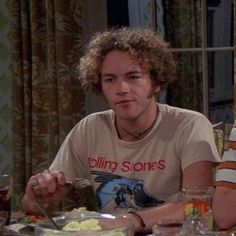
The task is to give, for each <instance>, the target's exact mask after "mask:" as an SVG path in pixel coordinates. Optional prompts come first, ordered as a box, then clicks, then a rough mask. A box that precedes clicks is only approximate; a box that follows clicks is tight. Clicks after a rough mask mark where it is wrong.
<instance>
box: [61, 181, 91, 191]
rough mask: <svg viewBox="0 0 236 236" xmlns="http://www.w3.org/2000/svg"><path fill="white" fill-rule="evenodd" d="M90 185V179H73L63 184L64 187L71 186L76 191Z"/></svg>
mask: <svg viewBox="0 0 236 236" xmlns="http://www.w3.org/2000/svg"><path fill="white" fill-rule="evenodd" d="M92 185H93V184H92V181H91V179H88V178H75V179H73V180H67V181H66V182H65V186H73V187H75V188H76V189H83V188H86V187H88V186H92Z"/></svg>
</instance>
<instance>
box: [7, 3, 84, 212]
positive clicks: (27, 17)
mask: <svg viewBox="0 0 236 236" xmlns="http://www.w3.org/2000/svg"><path fill="white" fill-rule="evenodd" d="M81 9H82V6H81V1H80V0H69V1H65V0H21V1H19V0H10V11H11V27H12V28H11V43H12V48H13V55H12V60H13V62H12V73H13V91H12V94H13V96H12V101H13V140H14V160H13V165H14V167H13V168H14V188H13V189H14V207H15V208H17V207H18V206H19V201H20V198H21V196H22V194H23V193H24V191H25V186H26V183H27V181H28V179H29V177H30V176H31V175H32V174H35V173H37V172H40V171H42V170H44V169H47V168H48V167H49V165H50V164H51V162H52V160H53V159H54V157H55V155H56V153H57V151H58V148H59V146H60V144H61V142H62V140H63V139H64V138H65V136H66V134H67V133H68V132H69V130H70V129H71V128H72V127H73V126H74V125H75V124H76V123H77V122H78V121H79V120H80V119H81V118H82V117H83V114H85V112H84V109H85V108H84V100H85V98H84V94H83V92H82V90H81V88H80V85H79V81H78V78H77V77H78V76H77V75H76V66H77V65H78V61H79V58H80V56H81V50H82V44H83V43H82V39H81V36H82V33H83V29H82V22H81V21H82V18H81V14H82V10H81Z"/></svg>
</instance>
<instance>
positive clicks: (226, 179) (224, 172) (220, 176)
mask: <svg viewBox="0 0 236 236" xmlns="http://www.w3.org/2000/svg"><path fill="white" fill-rule="evenodd" d="M215 186H225V187H229V188H233V189H236V150H233V149H229V150H228V151H225V152H224V155H223V158H222V162H221V163H220V164H219V166H218V167H217V171H216V175H215Z"/></svg>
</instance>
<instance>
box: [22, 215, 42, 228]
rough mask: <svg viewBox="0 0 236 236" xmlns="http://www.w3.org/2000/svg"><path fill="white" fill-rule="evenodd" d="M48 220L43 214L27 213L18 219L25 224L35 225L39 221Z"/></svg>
mask: <svg viewBox="0 0 236 236" xmlns="http://www.w3.org/2000/svg"><path fill="white" fill-rule="evenodd" d="M43 220H46V217H45V216H43V215H41V214H27V215H25V216H23V217H21V218H19V219H18V223H21V224H23V225H25V226H29V227H34V226H35V225H36V224H37V223H38V222H40V221H43Z"/></svg>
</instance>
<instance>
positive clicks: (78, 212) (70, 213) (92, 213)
mask: <svg viewBox="0 0 236 236" xmlns="http://www.w3.org/2000/svg"><path fill="white" fill-rule="evenodd" d="M82 215H86V216H96V215H100V213H98V212H96V211H88V210H87V208H86V207H79V208H74V209H73V210H72V211H68V212H65V213H64V216H65V217H67V218H76V217H80V216H82Z"/></svg>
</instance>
